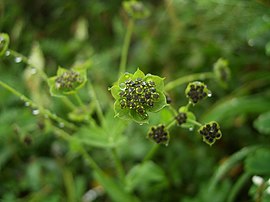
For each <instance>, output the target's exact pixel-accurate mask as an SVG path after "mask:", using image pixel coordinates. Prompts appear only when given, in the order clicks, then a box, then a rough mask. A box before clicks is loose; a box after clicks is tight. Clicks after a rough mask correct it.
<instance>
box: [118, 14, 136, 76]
mask: <svg viewBox="0 0 270 202" xmlns="http://www.w3.org/2000/svg"><path fill="white" fill-rule="evenodd" d="M133 28H134V20H133V19H130V20H129V22H128V26H127V32H126V35H125V39H124V44H123V47H122V52H121V60H120V67H119V76H120V75H121V73H124V72H125V71H126V65H127V57H128V49H129V45H130V40H131V36H132V32H133Z"/></svg>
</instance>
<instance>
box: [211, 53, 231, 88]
mask: <svg viewBox="0 0 270 202" xmlns="http://www.w3.org/2000/svg"><path fill="white" fill-rule="evenodd" d="M213 71H214V75H215V78H216V80H217V81H218V83H219V84H220V85H221V86H223V87H227V83H228V81H229V80H230V78H231V71H230V68H229V67H228V61H227V60H225V59H223V58H220V59H218V61H217V62H216V63H215V64H214V69H213Z"/></svg>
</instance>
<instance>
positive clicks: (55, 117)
mask: <svg viewBox="0 0 270 202" xmlns="http://www.w3.org/2000/svg"><path fill="white" fill-rule="evenodd" d="M0 86H2V87H3V88H5V89H6V90H8V91H9V92H11V93H13V94H14V95H16V96H17V97H19V98H20V99H21V100H22V101H24V102H25V103H27V105H28V106H29V107H32V108H36V109H38V110H39V112H40V113H42V114H44V115H46V116H48V117H49V118H51V119H52V120H54V121H56V122H58V123H60V124H64V126H65V127H67V128H69V129H76V128H77V126H75V125H74V124H72V123H69V122H68V121H66V120H65V119H62V118H60V117H58V116H57V115H56V114H54V113H52V112H50V111H49V110H48V109H45V108H43V107H42V106H39V105H38V104H36V103H35V102H34V101H32V100H31V99H29V98H28V97H26V96H25V95H23V94H21V93H20V92H18V91H17V90H15V89H14V88H12V87H11V86H9V85H8V84H6V83H4V82H2V81H0Z"/></svg>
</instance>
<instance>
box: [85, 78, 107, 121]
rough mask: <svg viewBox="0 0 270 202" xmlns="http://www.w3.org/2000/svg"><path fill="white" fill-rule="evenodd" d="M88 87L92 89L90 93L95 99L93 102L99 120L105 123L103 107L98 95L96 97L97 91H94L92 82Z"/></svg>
mask: <svg viewBox="0 0 270 202" xmlns="http://www.w3.org/2000/svg"><path fill="white" fill-rule="evenodd" d="M88 86H89V88H90V93H91V95H92V98H93V100H94V102H95V106H96V110H97V116H98V119H99V120H100V122H101V123H102V122H103V121H104V116H103V112H102V109H101V106H100V104H99V101H98V99H97V95H96V92H95V89H94V87H93V84H92V83H91V81H89V82H88Z"/></svg>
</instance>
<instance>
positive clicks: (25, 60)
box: [8, 49, 48, 81]
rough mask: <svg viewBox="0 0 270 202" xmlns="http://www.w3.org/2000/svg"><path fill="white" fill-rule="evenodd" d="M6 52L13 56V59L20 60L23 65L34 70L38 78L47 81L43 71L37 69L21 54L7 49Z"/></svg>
mask: <svg viewBox="0 0 270 202" xmlns="http://www.w3.org/2000/svg"><path fill="white" fill-rule="evenodd" d="M8 51H9V52H10V55H11V56H13V57H15V58H21V59H22V62H23V63H25V64H27V65H28V66H30V67H33V68H35V69H36V70H37V72H38V73H39V74H40V76H41V77H42V79H43V80H44V81H47V79H48V77H47V75H46V73H45V72H44V71H43V70H41V69H40V68H39V67H37V66H35V65H34V64H32V63H31V62H30V61H29V59H28V58H27V57H26V56H24V55H23V54H21V53H18V52H17V51H14V50H11V49H9V50H8Z"/></svg>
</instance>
